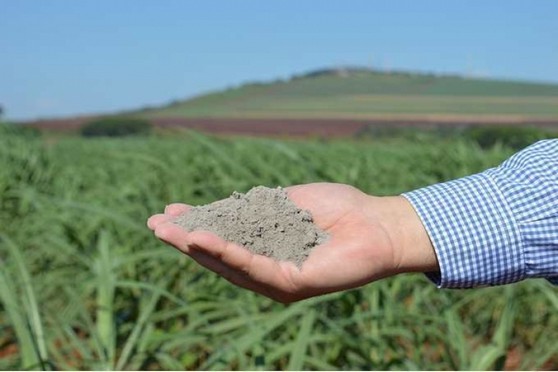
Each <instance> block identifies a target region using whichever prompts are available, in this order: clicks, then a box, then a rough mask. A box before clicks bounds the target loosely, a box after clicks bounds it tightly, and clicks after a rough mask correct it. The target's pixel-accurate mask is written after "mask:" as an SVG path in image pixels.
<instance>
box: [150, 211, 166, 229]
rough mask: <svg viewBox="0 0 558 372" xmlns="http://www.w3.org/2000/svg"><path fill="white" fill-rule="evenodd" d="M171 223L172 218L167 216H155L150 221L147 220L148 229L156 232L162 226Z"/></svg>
mask: <svg viewBox="0 0 558 372" xmlns="http://www.w3.org/2000/svg"><path fill="white" fill-rule="evenodd" d="M169 221H170V217H169V216H167V215H166V214H155V215H153V216H151V217H149V219H148V220H147V227H149V228H150V229H151V230H155V229H156V228H157V226H159V225H160V224H162V223H165V222H169Z"/></svg>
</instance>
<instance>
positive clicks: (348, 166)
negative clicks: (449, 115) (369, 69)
mask: <svg viewBox="0 0 558 372" xmlns="http://www.w3.org/2000/svg"><path fill="white" fill-rule="evenodd" d="M0 130H2V129H1V128H0ZM510 154H511V150H510V149H508V148H502V147H499V146H496V147H494V148H492V149H490V150H482V149H480V148H479V147H478V146H477V145H474V144H472V143H469V142H466V141H463V140H455V139H454V140H451V139H444V140H441V139H434V138H428V137H419V138H415V139H414V140H385V141H383V142H379V141H376V142H373V141H361V142H348V141H331V142H318V141H312V142H294V141H293V142H288V141H275V140H264V139H258V140H256V139H235V140H217V139H212V138H208V137H205V136H201V135H198V134H195V133H192V134H189V135H183V136H174V137H173V138H131V139H125V140H124V139H93V140H87V141H85V140H83V139H79V138H66V139H60V140H59V141H58V142H56V143H50V144H48V145H47V144H45V143H44V142H42V141H41V140H39V139H35V140H33V139H28V138H23V137H21V136H18V135H13V134H8V133H6V132H4V131H2V132H0V164H2V166H1V167H0V306H1V307H0V353H1V355H2V357H1V358H0V369H40V368H42V369H95V370H101V369H173V370H174V369H177V370H179V369H366V370H368V369H492V368H496V369H497V368H501V367H502V366H503V364H504V363H505V362H506V357H507V356H508V355H510V351H511V350H513V354H514V355H516V358H515V359H516V363H519V364H515V365H513V367H514V368H523V369H525V368H528V369H539V368H542V367H545V368H548V367H550V368H552V367H554V368H557V367H558V360H557V359H556V357H555V356H556V355H557V354H558V344H557V343H556V342H555V340H556V339H558V294H557V292H556V289H555V288H553V287H551V286H550V285H549V284H547V283H546V282H544V281H542V280H533V281H528V282H523V283H520V284H516V285H512V286H506V287H499V288H485V289H477V290H469V291H450V290H438V289H436V288H435V286H434V285H432V284H431V283H429V282H428V281H427V280H426V279H425V278H424V277H423V276H422V275H418V274H417V275H403V276H399V277H396V278H392V279H388V280H383V281H381V282H378V283H375V284H371V285H368V286H366V287H364V288H361V289H359V290H354V291H348V292H344V293H339V294H333V295H329V296H324V297H319V298H314V299H311V300H308V301H304V302H300V303H296V304H293V305H290V306H283V305H280V304H277V303H273V302H272V301H271V300H267V299H265V298H262V297H260V296H257V295H255V294H252V293H251V292H248V291H245V290H240V289H238V288H236V287H234V286H232V285H230V284H228V283H227V282H225V281H224V280H222V279H220V278H218V277H217V276H216V275H213V274H211V273H208V272H206V271H204V270H202V269H200V268H199V267H198V266H197V265H196V264H194V263H192V262H191V261H189V260H188V259H187V258H185V257H183V256H181V255H180V254H179V253H178V252H175V251H174V250H172V249H170V248H168V247H166V246H163V244H162V243H160V242H158V241H157V240H156V239H155V238H154V237H152V235H151V234H150V232H148V231H147V229H146V228H145V220H146V218H147V217H148V216H149V215H150V214H152V213H154V212H157V211H160V210H161V209H162V208H163V207H164V206H165V204H168V203H170V202H174V201H188V202H190V203H193V204H198V203H206V202H209V201H212V200H215V199H218V198H222V197H225V196H228V195H229V194H230V193H231V192H232V191H233V190H238V191H246V190H248V189H249V188H250V187H251V186H253V185H257V184H264V185H268V186H275V185H290V184H295V183H302V182H312V181H336V182H346V183H350V184H353V185H355V186H357V187H360V188H361V189H363V190H365V191H367V192H369V193H375V194H393V193H399V192H402V191H405V190H409V189H412V188H416V187H420V186H424V185H427V184H430V183H433V182H438V181H441V180H446V179H450V178H455V177H459V176H463V175H466V174H470V173H473V172H476V171H480V170H482V169H485V168H487V167H490V166H494V165H496V164H498V163H499V162H500V161H502V160H503V159H505V158H506V157H507V156H509V155H510ZM332 197H335V195H332ZM441 207H443V206H441ZM340 264H342V263H340ZM517 355H519V362H517V360H518V359H517Z"/></svg>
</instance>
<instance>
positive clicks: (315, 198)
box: [148, 183, 400, 302]
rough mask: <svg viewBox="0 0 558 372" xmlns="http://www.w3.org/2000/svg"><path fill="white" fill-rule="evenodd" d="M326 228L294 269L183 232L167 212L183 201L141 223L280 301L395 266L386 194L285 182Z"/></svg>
mask: <svg viewBox="0 0 558 372" xmlns="http://www.w3.org/2000/svg"><path fill="white" fill-rule="evenodd" d="M286 190H287V193H288V195H289V198H290V199H291V200H292V201H293V202H294V203H295V204H296V205H297V206H299V207H300V208H302V209H307V210H309V211H310V212H311V213H312V215H313V217H314V222H315V223H316V224H317V225H318V226H319V227H321V228H322V229H324V230H326V231H327V232H328V233H329V234H330V239H329V240H328V241H327V242H326V243H324V244H322V245H320V246H317V247H315V248H314V249H313V250H312V252H311V253H310V255H309V257H308V259H307V260H306V261H305V262H304V264H303V266H302V268H301V269H299V268H297V267H296V266H295V265H294V264H293V263H291V262H278V261H275V260H273V259H271V258H268V257H265V256H261V255H255V254H253V253H251V252H250V251H248V250H247V249H245V248H243V247H241V246H239V245H236V244H234V243H230V242H226V241H224V240H223V239H221V238H219V237H217V236H216V235H214V234H212V233H210V232H205V231H194V232H186V231H185V230H183V229H182V228H180V227H179V226H177V225H175V224H173V223H172V222H171V221H172V219H173V218H174V217H175V216H177V215H179V214H182V213H185V212H186V213H187V211H188V209H189V208H190V207H189V206H187V205H185V204H172V205H170V206H168V207H167V208H166V210H165V213H164V214H158V215H155V216H152V217H151V218H150V219H149V221H148V226H149V228H151V229H152V230H153V231H154V232H155V235H156V236H157V237H158V238H159V239H161V240H163V241H164V242H166V243H168V244H170V245H172V246H174V247H176V248H177V249H179V250H180V251H182V252H184V253H185V254H187V255H189V256H190V257H192V258H193V259H194V260H196V261H197V262H198V263H199V264H201V265H203V266H205V267H206V268H208V269H210V270H212V271H214V272H216V273H218V274H219V275H221V276H223V277H225V278H226V279H227V280H229V281H231V282H232V283H234V284H236V285H239V286H241V287H244V288H248V289H250V290H253V291H256V292H258V293H261V294H263V295H266V296H268V297H271V298H273V299H275V300H277V301H281V302H292V301H296V300H300V299H304V298H308V297H311V296H316V295H320V294H325V293H329V292H333V291H338V290H343V289H349V288H354V287H357V286H360V285H363V284H365V283H368V282H370V281H373V280H376V279H380V278H383V277H386V276H389V275H393V274H395V273H397V272H398V270H399V264H400V257H399V254H398V251H397V250H396V244H394V242H393V239H392V234H391V235H390V231H389V227H386V226H387V225H386V224H388V223H389V221H390V217H389V216H388V215H386V213H384V212H383V211H385V209H386V206H387V205H386V201H385V200H383V199H382V198H376V197H371V196H368V195H366V194H364V193H362V192H361V191H359V190H357V189H356V188H354V187H351V186H348V185H342V184H331V183H316V184H307V185H299V186H293V187H289V188H287V189H286Z"/></svg>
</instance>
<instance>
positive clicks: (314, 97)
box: [144, 71, 558, 119]
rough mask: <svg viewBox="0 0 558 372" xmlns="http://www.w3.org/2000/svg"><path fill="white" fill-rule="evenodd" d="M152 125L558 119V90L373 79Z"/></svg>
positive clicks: (193, 105) (235, 99)
mask: <svg viewBox="0 0 558 372" xmlns="http://www.w3.org/2000/svg"><path fill="white" fill-rule="evenodd" d="M144 115H146V116H148V117H220V118H231V117H246V118H252V117H255V118H277V117H280V118H375V117H378V116H380V117H385V116H395V117H398V116H402V115H413V116H421V115H440V116H441V115H460V116H483V117H501V116H505V117H508V118H511V117H515V118H522V117H523V118H524V117H530V118H541V119H544V118H554V119H555V118H557V117H558V85H556V84H554V85H552V84H537V83H527V82H513V81H498V80H486V79H465V78H461V77H455V76H453V77H452V76H434V75H418V74H404V73H392V74H389V73H379V72H371V71H356V72H350V73H348V74H347V75H339V74H337V73H324V74H319V75H316V76H313V75H309V76H302V77H298V78H293V79H290V80H288V81H276V82H272V83H265V84H264V83H258V84H246V85H243V86H240V87H238V88H231V89H228V90H225V91H222V92H216V93H211V94H207V95H203V96H200V97H197V98H194V99H191V100H187V101H177V102H174V103H173V104H170V105H168V106H165V107H161V108H154V109H151V110H147V111H146V112H144Z"/></svg>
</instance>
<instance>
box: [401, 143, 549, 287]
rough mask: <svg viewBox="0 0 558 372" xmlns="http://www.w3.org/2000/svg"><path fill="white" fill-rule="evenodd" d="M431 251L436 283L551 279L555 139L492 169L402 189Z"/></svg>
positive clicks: (432, 276)
mask: <svg viewBox="0 0 558 372" xmlns="http://www.w3.org/2000/svg"><path fill="white" fill-rule="evenodd" d="M403 196H404V197H406V198H407V200H409V201H410V202H411V204H412V205H413V207H414V208H415V210H416V211H417V213H418V215H419V217H420V218H421V220H422V223H423V225H424V226H425V228H426V231H427V233H428V235H429V237H430V240H431V242H432V245H433V246H434V249H435V251H436V255H437V257H438V262H439V265H440V272H438V273H429V274H427V275H428V276H429V278H430V279H432V280H433V281H434V282H435V283H436V284H437V285H438V286H439V287H442V288H470V287H478V286H486V285H499V284H507V283H513V282H517V281H520V280H523V279H526V278H537V277H539V278H540V277H542V278H547V279H548V280H550V281H551V282H552V283H554V284H558V139H552V140H544V141H539V142H537V143H535V144H534V145H531V146H529V147H527V148H526V149H524V150H522V151H520V152H518V153H517V154H515V155H513V156H512V157H511V158H509V159H508V160H506V161H505V162H504V163H502V164H501V165H500V166H499V167H496V168H491V169H488V170H486V171H484V172H482V173H479V174H475V175H472V176H469V177H464V178H460V179H457V180H454V181H450V182H445V183H441V184H437V185H433V186H429V187H425V188H422V189H418V190H415V191H411V192H408V193H405V194H403Z"/></svg>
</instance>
